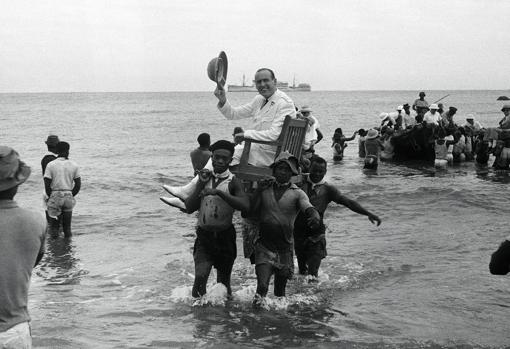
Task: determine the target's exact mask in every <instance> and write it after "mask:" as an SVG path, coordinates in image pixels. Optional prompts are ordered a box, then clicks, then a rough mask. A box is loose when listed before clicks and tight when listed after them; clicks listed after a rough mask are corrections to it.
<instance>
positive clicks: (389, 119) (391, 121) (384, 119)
mask: <svg viewBox="0 0 510 349" xmlns="http://www.w3.org/2000/svg"><path fill="white" fill-rule="evenodd" d="M379 118H380V119H381V127H384V126H388V127H394V126H395V124H396V121H395V117H394V116H393V115H392V114H391V113H381V114H379Z"/></svg>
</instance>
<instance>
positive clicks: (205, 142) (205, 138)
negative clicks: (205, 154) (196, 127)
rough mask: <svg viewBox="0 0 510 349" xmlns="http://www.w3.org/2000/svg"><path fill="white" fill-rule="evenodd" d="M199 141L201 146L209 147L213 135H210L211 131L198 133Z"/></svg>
mask: <svg viewBox="0 0 510 349" xmlns="http://www.w3.org/2000/svg"><path fill="white" fill-rule="evenodd" d="M197 141H198V144H200V146H201V147H208V146H210V145H211V136H209V133H201V134H199V135H198V137H197Z"/></svg>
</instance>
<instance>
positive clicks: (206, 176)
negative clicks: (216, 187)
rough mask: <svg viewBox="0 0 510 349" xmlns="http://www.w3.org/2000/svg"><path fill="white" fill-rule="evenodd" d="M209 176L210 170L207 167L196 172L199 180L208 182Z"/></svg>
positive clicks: (210, 174)
mask: <svg viewBox="0 0 510 349" xmlns="http://www.w3.org/2000/svg"><path fill="white" fill-rule="evenodd" d="M211 176H212V172H211V171H210V170H208V169H205V168H204V169H203V170H200V172H198V178H199V179H200V181H201V182H204V183H206V182H209V179H211Z"/></svg>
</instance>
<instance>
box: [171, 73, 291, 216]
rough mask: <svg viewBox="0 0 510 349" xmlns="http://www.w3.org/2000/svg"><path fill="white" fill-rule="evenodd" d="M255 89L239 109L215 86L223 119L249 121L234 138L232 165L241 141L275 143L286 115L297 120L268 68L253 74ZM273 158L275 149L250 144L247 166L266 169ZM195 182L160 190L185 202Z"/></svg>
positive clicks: (240, 150) (237, 155)
mask: <svg viewBox="0 0 510 349" xmlns="http://www.w3.org/2000/svg"><path fill="white" fill-rule="evenodd" d="M255 86H256V88H257V91H258V92H259V94H258V95H257V96H255V97H254V98H253V99H252V101H251V102H249V103H247V104H244V105H242V106H238V107H234V106H232V105H231V104H230V102H229V101H228V100H227V95H226V92H225V89H224V88H223V87H222V86H221V85H220V84H218V85H217V87H216V89H215V91H214V95H215V96H216V98H217V99H218V105H217V107H218V109H219V111H220V112H221V114H222V115H223V116H224V117H225V118H226V119H229V120H238V119H243V118H251V124H250V126H249V127H248V129H247V130H245V131H244V132H242V133H238V134H236V135H235V143H236V144H237V145H236V147H235V153H234V157H233V160H232V165H236V164H238V163H239V159H240V157H241V154H242V152H243V144H240V143H241V142H242V140H243V139H244V138H251V139H256V140H261V141H276V140H277V139H278V137H279V136H280V133H281V131H282V126H283V122H284V120H285V116H287V115H290V116H291V117H292V118H295V117H296V109H295V106H294V102H293V101H292V99H290V97H289V96H287V95H286V94H285V93H284V92H282V91H280V90H278V89H277V88H276V77H275V74H274V72H273V71H272V70H271V69H269V68H261V69H259V70H257V72H256V73H255ZM275 155H276V146H272V145H265V144H256V143H254V144H252V145H251V149H250V157H249V159H248V163H250V164H251V165H254V166H269V165H271V164H272V163H273V160H274V157H275ZM205 168H207V169H209V170H210V169H211V168H212V165H211V162H209V163H208V164H207V165H206V167H205ZM197 182H198V177H197V176H195V178H194V179H193V180H192V181H191V182H190V183H188V184H187V185H185V186H183V187H174V186H168V185H164V186H163V188H164V189H165V190H166V191H167V192H169V193H170V194H172V195H173V196H175V197H176V198H179V199H181V200H185V199H186V197H188V195H189V194H190V193H191V192H192V191H193V188H194V186H195V185H196V183H197ZM175 203H176V204H177V205H176V206H177V207H179V205H180V206H182V205H181V204H179V203H178V202H175ZM169 204H170V203H169ZM170 205H171V204H170ZM172 206H173V205H172ZM181 208H182V207H181Z"/></svg>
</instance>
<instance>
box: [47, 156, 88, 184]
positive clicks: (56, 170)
mask: <svg viewBox="0 0 510 349" xmlns="http://www.w3.org/2000/svg"><path fill="white" fill-rule="evenodd" d="M44 178H49V179H51V190H73V187H74V183H73V182H74V180H75V179H77V178H80V172H79V171H78V165H76V163H75V162H74V161H71V160H68V159H66V158H62V157H60V158H56V159H55V160H53V161H52V162H50V163H49V164H48V166H46V171H44Z"/></svg>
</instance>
